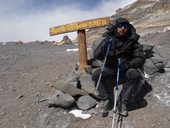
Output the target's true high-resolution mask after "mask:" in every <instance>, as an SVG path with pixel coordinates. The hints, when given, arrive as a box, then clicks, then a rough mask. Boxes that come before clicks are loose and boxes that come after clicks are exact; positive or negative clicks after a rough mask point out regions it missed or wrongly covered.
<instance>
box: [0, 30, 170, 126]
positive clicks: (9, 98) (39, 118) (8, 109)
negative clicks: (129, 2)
mask: <svg viewBox="0 0 170 128" xmlns="http://www.w3.org/2000/svg"><path fill="white" fill-rule="evenodd" d="M169 35H170V32H169V31H168V32H166V33H155V34H152V35H148V36H146V37H145V39H146V40H147V41H149V42H151V43H153V44H155V45H157V46H159V50H160V52H161V54H162V56H164V58H165V59H167V61H169V59H170V58H169V56H170V52H169V51H170V43H169V41H170V37H169ZM75 47H77V46H75V45H71V46H64V45H63V46H53V45H52V44H51V43H48V42H45V43H35V42H34V43H33V42H32V43H26V44H16V43H14V42H13V43H12V42H11V43H10V42H9V43H1V44H0V81H1V82H0V128H110V127H111V122H112V116H109V117H105V118H104V117H101V115H100V114H99V113H98V109H97V108H96V109H95V111H93V110H89V111H87V113H89V114H91V115H92V116H91V117H90V118H89V119H86V120H83V119H81V118H76V117H74V116H73V115H72V114H69V110H64V109H61V108H53V107H52V108H48V103H47V100H46V98H47V96H48V95H49V94H50V93H52V91H53V90H52V88H51V86H52V84H53V83H55V82H56V81H58V80H62V79H64V78H65V77H67V76H68V74H69V72H71V71H73V70H74V68H75V67H76V66H75V65H76V63H77V62H78V53H77V52H73V51H72V52H71V51H70V52H66V51H65V50H66V49H68V48H75ZM165 71H166V72H165V73H161V74H159V73H158V74H156V76H155V77H154V78H152V80H151V82H150V85H151V87H152V91H150V92H148V93H147V95H146V96H145V100H146V102H147V105H146V106H144V107H142V108H140V109H134V110H132V111H130V112H129V116H128V117H126V118H123V120H122V126H121V127H122V128H168V127H169V125H170V100H169V99H170V80H169V78H170V71H169V70H168V68H167V69H165ZM92 111H93V112H92ZM111 115H112V114H111Z"/></svg>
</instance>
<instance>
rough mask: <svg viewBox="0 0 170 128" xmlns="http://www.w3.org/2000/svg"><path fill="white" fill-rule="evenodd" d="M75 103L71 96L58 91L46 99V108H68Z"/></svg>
mask: <svg viewBox="0 0 170 128" xmlns="http://www.w3.org/2000/svg"><path fill="white" fill-rule="evenodd" d="M74 103H75V100H74V98H73V97H72V96H70V95H69V94H67V93H63V92H61V91H60V90H56V92H55V93H54V94H53V95H52V96H51V97H49V98H48V106H49V107H52V106H55V107H56V106H57V107H62V108H69V107H71V106H72V105H73V104H74Z"/></svg>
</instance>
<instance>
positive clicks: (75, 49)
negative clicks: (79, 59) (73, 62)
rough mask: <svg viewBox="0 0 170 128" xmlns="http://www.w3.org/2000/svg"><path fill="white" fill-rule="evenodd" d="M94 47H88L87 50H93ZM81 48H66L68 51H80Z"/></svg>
mask: <svg viewBox="0 0 170 128" xmlns="http://www.w3.org/2000/svg"><path fill="white" fill-rule="evenodd" d="M91 49H92V48H90V47H89V48H87V50H91ZM78 50H79V49H78V48H73V49H66V52H76V51H78Z"/></svg>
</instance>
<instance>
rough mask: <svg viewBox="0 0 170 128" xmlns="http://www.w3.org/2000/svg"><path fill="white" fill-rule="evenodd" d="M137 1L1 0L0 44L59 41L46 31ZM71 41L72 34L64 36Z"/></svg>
mask: <svg viewBox="0 0 170 128" xmlns="http://www.w3.org/2000/svg"><path fill="white" fill-rule="evenodd" d="M134 1H136V0H0V19H1V20H0V42H4V41H18V40H22V41H24V42H28V41H35V40H40V41H43V40H55V41H60V40H61V39H62V38H63V35H66V34H67V33H66V34H62V35H56V36H49V28H50V27H53V26H57V25H61V24H66V23H72V22H77V21H82V20H88V19H93V18H100V17H105V16H111V15H113V14H114V12H115V10H117V9H118V8H123V7H124V6H126V5H128V4H130V3H132V2H134ZM67 35H69V36H70V37H71V38H72V39H73V38H74V37H75V35H76V34H75V33H71V34H67Z"/></svg>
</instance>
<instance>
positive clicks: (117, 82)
mask: <svg viewBox="0 0 170 128" xmlns="http://www.w3.org/2000/svg"><path fill="white" fill-rule="evenodd" d="M120 63H121V62H120V58H118V65H117V78H116V91H115V96H114V97H115V99H114V107H113V120H112V128H114V121H115V115H116V106H117V97H118V89H119V87H118V86H119V75H120Z"/></svg>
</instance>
